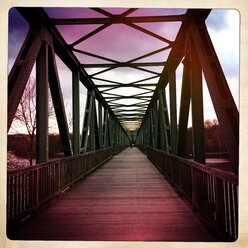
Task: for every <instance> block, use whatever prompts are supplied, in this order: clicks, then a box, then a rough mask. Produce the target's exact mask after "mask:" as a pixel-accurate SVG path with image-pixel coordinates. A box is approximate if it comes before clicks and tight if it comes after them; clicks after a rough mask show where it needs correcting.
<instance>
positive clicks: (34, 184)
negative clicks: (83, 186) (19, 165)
mask: <svg viewBox="0 0 248 248" xmlns="http://www.w3.org/2000/svg"><path fill="white" fill-rule="evenodd" d="M111 156H112V148H106V149H103V150H98V151H94V152H88V153H84V154H81V155H77V156H72V157H66V158H62V159H57V160H53V161H49V162H47V163H42V164H39V165H36V166H32V167H28V168H25V169H20V170H15V171H10V172H8V175H7V223H8V227H9V228H11V227H12V226H14V225H16V224H17V223H19V222H20V220H22V219H24V218H26V217H27V216H28V215H29V214H31V213H33V212H35V211H36V210H38V209H39V208H40V207H41V206H43V205H45V204H46V203H47V202H48V201H50V200H51V199H53V198H55V197H56V196H57V195H59V194H60V193H61V192H63V191H64V190H65V189H66V188H68V187H70V186H71V185H72V184H73V183H75V182H76V181H78V180H80V179H81V178H83V177H84V176H86V175H87V174H89V173H90V172H91V171H93V170H94V169H96V168H97V167H98V166H100V165H101V164H103V163H104V162H106V161H107V160H108V159H109V158H111Z"/></svg>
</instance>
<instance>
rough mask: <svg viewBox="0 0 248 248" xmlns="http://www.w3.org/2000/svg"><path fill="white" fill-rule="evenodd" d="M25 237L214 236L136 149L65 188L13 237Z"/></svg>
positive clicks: (143, 238) (200, 238) (149, 238)
mask: <svg viewBox="0 0 248 248" xmlns="http://www.w3.org/2000/svg"><path fill="white" fill-rule="evenodd" d="M11 238H12V239H21V240H92V241H94V240H100V241H107V240H108V241H215V240H216V239H215V238H214V237H213V236H212V235H211V234H210V233H209V232H208V231H207V229H206V228H205V227H204V226H203V224H202V222H201V221H200V219H199V218H198V216H197V215H196V213H193V212H192V210H191V208H190V206H189V205H188V204H187V203H186V202H185V201H184V200H183V199H182V198H179V197H178V195H177V194H176V193H175V191H174V190H173V188H172V187H171V186H170V184H169V183H168V182H167V181H165V179H164V177H163V176H162V175H161V174H160V173H159V172H158V171H157V169H156V168H155V167H154V166H153V165H152V164H151V163H150V162H149V160H148V159H147V158H146V157H145V156H144V155H143V154H142V153H141V152H140V151H139V150H138V149H137V148H128V149H126V150H125V151H123V152H122V153H119V155H117V156H115V157H114V158H113V159H112V160H110V161H109V162H108V163H106V164H105V165H104V166H102V167H101V168H100V169H99V170H97V171H95V172H94V173H93V174H92V175H91V176H89V177H87V178H85V179H84V180H83V181H81V182H80V183H78V184H77V185H75V186H74V187H73V188H72V189H70V190H68V191H66V192H65V193H64V194H62V195H61V197H60V198H57V199H56V200H54V201H53V202H52V203H50V204H49V206H47V207H46V208H44V209H42V210H41V211H40V212H39V214H38V215H36V216H34V217H32V218H31V219H30V220H29V221H28V222H26V223H25V224H23V225H22V226H21V227H20V228H19V229H18V230H17V231H16V232H15V233H14V234H13V235H12V236H11Z"/></svg>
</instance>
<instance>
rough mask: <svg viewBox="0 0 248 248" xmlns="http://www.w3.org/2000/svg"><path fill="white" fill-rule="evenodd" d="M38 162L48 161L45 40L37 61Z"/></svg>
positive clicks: (46, 57)
mask: <svg viewBox="0 0 248 248" xmlns="http://www.w3.org/2000/svg"><path fill="white" fill-rule="evenodd" d="M36 81H37V82H36V83H37V85H36V102H37V103H36V107H37V109H36V111H37V112H36V115H37V134H36V163H42V162H47V161H48V45H47V44H46V43H45V42H43V44H42V46H41V49H40V52H39V54H38V58H37V61H36Z"/></svg>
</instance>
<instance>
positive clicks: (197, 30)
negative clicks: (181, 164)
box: [8, 8, 239, 167]
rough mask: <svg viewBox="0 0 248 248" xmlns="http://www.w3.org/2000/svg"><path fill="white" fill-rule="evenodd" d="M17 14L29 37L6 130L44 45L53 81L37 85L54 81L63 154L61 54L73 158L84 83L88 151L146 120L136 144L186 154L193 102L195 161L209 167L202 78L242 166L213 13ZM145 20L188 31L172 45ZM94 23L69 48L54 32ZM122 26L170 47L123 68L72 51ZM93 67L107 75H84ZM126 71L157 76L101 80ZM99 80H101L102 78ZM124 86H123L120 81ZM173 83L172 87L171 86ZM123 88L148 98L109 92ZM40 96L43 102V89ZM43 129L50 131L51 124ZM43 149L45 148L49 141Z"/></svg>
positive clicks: (12, 83)
mask: <svg viewBox="0 0 248 248" xmlns="http://www.w3.org/2000/svg"><path fill="white" fill-rule="evenodd" d="M18 10H19V12H20V13H21V14H22V15H23V16H24V18H25V19H26V20H27V21H28V22H29V24H30V27H31V29H30V30H31V31H30V32H29V33H28V35H27V38H26V40H25V42H24V44H23V46H22V49H21V51H20V53H19V55H18V57H17V59H16V61H15V63H14V66H13V68H12V70H11V72H10V75H9V85H8V88H9V103H8V111H9V115H8V127H10V125H11V122H12V120H13V117H14V114H15V111H16V109H17V107H18V104H19V101H20V99H21V96H22V94H23V91H24V89H25V85H26V82H27V80H28V77H29V76H30V73H31V70H32V68H33V65H34V63H35V61H36V60H37V58H38V54H39V51H40V48H41V46H42V43H43V42H45V44H47V46H48V48H47V49H48V50H47V57H48V58H47V59H48V62H46V63H47V64H48V65H49V69H48V70H46V69H45V68H42V66H40V68H41V69H39V70H40V72H41V71H42V70H44V72H45V73H48V78H47V77H45V78H43V79H42V78H40V79H39V80H41V81H46V80H47V79H48V81H49V84H50V88H51V93H52V96H53V101H54V105H55V111H56V115H57V119H58V121H59V129H60V132H61V135H62V136H63V139H64V140H63V143H64V148H65V154H67V155H70V154H71V148H70V140H69V135H68V127H67V123H66V117H65V110H64V105H63V99H62V96H61V89H60V85H59V79H58V72H57V67H56V65H55V58H54V56H55V53H56V54H57V55H58V56H59V57H60V58H61V59H62V61H63V62H64V63H65V64H66V65H67V67H68V68H69V69H70V70H71V71H72V73H73V97H74V98H73V99H74V100H73V109H74V110H73V111H74V112H73V119H74V122H75V125H74V127H73V133H74V134H73V153H74V154H78V153H79V138H78V136H79V135H80V134H79V95H78V94H77V91H79V85H78V84H79V81H81V82H83V84H84V85H85V86H86V88H87V89H88V97H87V103H86V108H85V118H84V123H83V130H82V137H81V149H82V150H83V151H88V150H96V149H101V148H104V147H109V146H111V147H114V146H117V145H119V144H122V143H123V142H124V140H125V142H127V141H128V138H127V134H126V133H125V131H124V129H123V126H122V125H121V124H123V123H126V122H128V121H138V122H140V121H141V120H142V123H141V128H140V129H139V132H138V136H137V139H136V142H142V144H145V145H151V146H152V147H154V148H158V149H162V150H165V151H166V152H170V153H172V154H175V155H179V156H183V153H184V146H185V139H186V131H187V123H188V118H189V108H190V101H191V108H192V124H193V134H194V137H193V146H194V159H195V161H197V162H201V163H204V161H205V152H204V129H203V104H202V98H203V96H202V72H203V73H204V76H205V78H206V82H207V86H208V89H209V92H210V96H211V99H212V102H213V106H214V109H215V112H216V115H217V117H218V121H219V124H220V128H221V132H222V135H223V138H224V140H225V143H226V147H227V150H228V153H229V157H230V159H231V161H232V163H233V164H234V165H236V167H237V166H238V142H239V113H238V110H237V107H236V105H235V103H234V100H233V98H232V95H231V92H230V90H229V88H228V85H227V81H226V78H225V75H224V73H223V71H222V69H221V66H220V63H219V60H218V57H217V55H216V53H215V50H214V47H213V44H212V42H211V39H210V37H209V34H208V32H207V28H206V25H205V20H206V18H207V16H208V14H209V13H210V10H208V9H204V10H188V11H187V12H186V14H184V15H177V16H163V17H162V16H157V17H148V16H147V17H129V16H128V15H129V14H130V13H132V12H134V11H135V10H137V9H128V10H127V11H125V12H124V13H123V14H121V15H113V14H111V13H109V12H108V11H106V10H104V9H99V8H92V10H94V11H97V12H99V13H101V14H103V15H105V16H106V17H103V18H94V19H93V18H75V19H51V18H49V17H48V16H47V14H46V13H45V11H44V10H43V9H41V8H29V9H27V8H18ZM143 21H144V22H148V23H149V22H169V21H180V22H182V25H181V28H180V30H179V32H178V34H177V37H176V40H175V41H173V42H172V41H171V40H169V39H167V38H165V37H162V36H160V35H158V34H155V33H153V32H151V31H149V30H147V29H145V28H143V27H141V26H138V25H137V23H141V22H143ZM89 23H91V24H102V25H101V26H100V27H98V28H96V29H95V30H94V31H92V32H90V33H89V34H87V35H85V36H83V37H80V38H79V39H77V40H76V41H74V42H72V43H71V44H66V42H65V41H64V39H63V37H62V36H61V34H60V33H59V32H58V30H57V29H56V27H55V26H54V24H55V25H72V24H73V25H75V24H82V25H84V24H89ZM116 23H123V24H125V25H127V26H129V27H131V28H133V29H135V30H138V31H140V32H143V33H144V34H146V35H149V36H152V37H154V38H156V39H158V40H161V41H164V42H165V43H167V45H166V46H164V47H163V48H160V49H156V50H154V51H152V52H148V53H146V54H144V55H141V56H139V57H136V58H133V59H130V60H128V61H124V62H120V61H117V60H114V59H111V58H107V57H104V56H101V55H98V54H94V53H90V52H88V51H83V50H80V49H77V48H75V47H74V46H75V45H77V44H79V43H81V42H83V41H84V40H86V39H88V38H90V37H92V36H93V35H95V34H96V33H98V32H100V31H102V30H104V29H105V28H108V27H109V26H110V25H112V24H116ZM169 48H171V51H170V53H169V56H168V59H167V60H166V61H163V62H141V61H140V60H141V59H143V58H148V57H149V56H152V55H155V54H157V53H159V52H162V51H165V50H167V49H169ZM74 52H78V53H82V54H85V55H88V56H91V57H95V58H97V59H103V60H105V61H107V62H110V63H96V64H89V63H84V64H82V63H80V62H79V60H78V59H77V57H76V56H75V54H74ZM183 59H184V72H183V82H182V89H181V90H182V91H181V102H180V110H179V123H177V116H178V113H177V102H176V84H177V79H176V69H177V68H178V65H179V64H180V63H181V61H182V60H183ZM47 64H45V65H47ZM147 66H149V67H152V66H153V67H155V66H163V67H164V68H163V70H162V72H161V73H158V72H156V71H153V70H150V69H149V68H147V69H146V68H143V67H147ZM43 67H44V66H43ZM94 67H95V68H105V69H104V70H101V71H98V72H96V73H93V74H91V75H88V74H87V73H86V71H85V70H84V68H94ZM121 67H132V68H134V69H137V70H141V71H145V72H149V73H152V74H154V75H155V76H150V75H149V77H146V78H143V79H140V80H136V81H134V82H131V83H130V82H126V84H123V83H121V80H122V79H121V78H118V79H114V80H112V78H111V79H103V78H100V75H101V74H103V73H105V72H107V71H109V70H114V69H116V68H121ZM96 75H99V76H98V77H96ZM152 79H158V82H157V83H149V82H147V84H146V81H147V80H152ZM94 80H99V81H100V82H103V83H104V85H100V83H97V84H94ZM119 80H120V82H118V81H119ZM17 82H18V83H17ZM98 84H99V85H98ZM167 85H168V87H167V88H166V86H167ZM98 86H99V87H98ZM149 86H156V89H155V90H154V89H149ZM121 87H134V88H136V89H140V90H143V91H144V92H143V93H138V94H135V95H134V94H130V95H129V96H123V94H121V93H120V94H119V93H118V94H117V93H113V92H112V93H111V90H115V89H119V88H121ZM165 88H166V89H168V90H169V99H168V100H169V105H170V106H169V109H168V107H167V102H166V94H165ZM115 92H116V91H115ZM151 93H153V95H152V96H149V94H151ZM42 94H43V95H44V96H45V95H46V93H45V91H44V92H43V93H42ZM104 96H105V97H104ZM129 98H132V99H135V102H136V101H137V102H136V103H135V104H133V103H130V104H129V103H120V100H125V99H129ZM96 100H98V104H99V108H98V114H97V112H96V103H95V101H96ZM149 100H150V101H149ZM131 107H134V108H135V109H136V111H133V110H131V109H128V108H131ZM125 108H126V110H125ZM43 125H44V126H43V129H44V128H45V127H46V125H45V124H43ZM135 135H136V134H135ZM43 143H46V141H44V142H43Z"/></svg>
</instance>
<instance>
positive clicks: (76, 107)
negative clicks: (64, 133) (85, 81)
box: [72, 70, 80, 155]
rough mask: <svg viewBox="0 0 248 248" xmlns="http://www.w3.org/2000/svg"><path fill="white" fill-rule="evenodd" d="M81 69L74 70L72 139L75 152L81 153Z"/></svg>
mask: <svg viewBox="0 0 248 248" xmlns="http://www.w3.org/2000/svg"><path fill="white" fill-rule="evenodd" d="M79 84H80V82H79V71H78V70H76V71H73V72H72V110H73V117H72V122H73V123H72V125H73V132H72V135H73V137H72V140H73V154H74V155H76V154H79V153H80V88H79Z"/></svg>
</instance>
